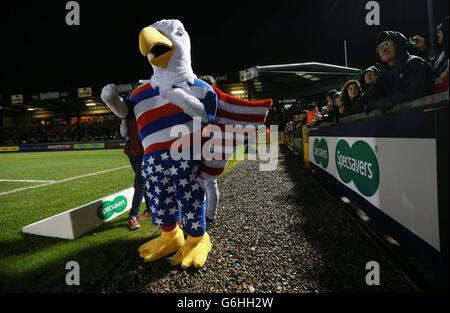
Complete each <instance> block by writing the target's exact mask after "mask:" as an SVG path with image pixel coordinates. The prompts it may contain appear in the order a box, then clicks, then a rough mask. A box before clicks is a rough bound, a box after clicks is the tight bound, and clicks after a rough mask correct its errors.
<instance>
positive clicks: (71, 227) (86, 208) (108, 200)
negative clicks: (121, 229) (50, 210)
mask: <svg viewBox="0 0 450 313" xmlns="http://www.w3.org/2000/svg"><path fill="white" fill-rule="evenodd" d="M133 193H134V188H133V187H131V188H128V189H125V190H122V191H120V192H117V193H115V194H112V195H109V196H107V197H104V198H101V199H98V200H95V201H92V202H90V203H87V204H85V205H82V206H80V207H77V208H74V209H71V210H68V211H65V212H63V213H60V214H57V215H54V216H51V217H49V218H46V219H43V220H40V221H38V222H36V223H33V224H30V225H27V226H25V227H23V228H22V232H24V233H26V234H33V235H39V236H47V237H57V238H63V239H76V238H78V237H80V236H82V235H84V234H86V233H89V232H90V231H92V230H94V229H95V228H97V227H99V226H100V225H103V224H105V223H107V222H109V221H110V220H112V219H114V218H116V217H117V216H119V215H121V214H123V213H125V212H128V211H129V210H130V209H131V204H132V200H133Z"/></svg>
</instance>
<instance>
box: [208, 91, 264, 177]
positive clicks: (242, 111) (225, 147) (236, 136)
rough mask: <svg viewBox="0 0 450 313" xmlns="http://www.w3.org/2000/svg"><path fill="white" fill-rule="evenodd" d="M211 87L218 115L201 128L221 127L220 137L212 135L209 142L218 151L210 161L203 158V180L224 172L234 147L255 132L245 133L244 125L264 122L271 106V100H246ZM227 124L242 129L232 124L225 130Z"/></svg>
mask: <svg viewBox="0 0 450 313" xmlns="http://www.w3.org/2000/svg"><path fill="white" fill-rule="evenodd" d="M213 88H214V91H215V92H216V93H217V96H218V99H219V101H218V109H217V114H216V118H215V119H214V120H213V122H212V123H211V124H210V125H208V126H207V127H206V128H205V129H204V130H203V133H204V134H205V133H207V132H209V130H210V129H211V128H212V127H213V125H216V126H217V127H218V128H217V130H218V129H220V130H221V136H220V137H219V139H214V138H213V139H212V140H211V141H210V142H211V143H212V144H214V145H215V148H216V149H217V150H218V151H220V152H219V153H213V159H212V160H202V162H201V164H200V177H202V178H204V179H215V178H217V177H218V176H220V175H221V174H222V173H223V171H224V170H225V167H226V165H227V162H228V161H227V160H229V159H230V158H231V156H232V154H233V153H234V151H235V149H236V147H237V146H239V145H241V144H243V143H244V140H245V136H246V135H247V136H248V137H250V136H256V132H249V133H247V134H245V133H244V128H245V127H246V126H253V127H254V128H253V129H255V130H256V129H257V127H258V125H262V124H264V123H265V120H266V116H267V113H268V111H269V110H270V108H271V107H272V99H266V100H259V101H248V100H243V99H239V98H236V97H233V96H230V95H228V94H226V93H224V92H223V91H221V90H220V89H219V88H217V87H215V86H214V87H213ZM227 125H229V126H242V128H236V127H234V129H233V130H231V131H230V129H227V127H226V126H227ZM208 127H209V128H208ZM248 137H247V138H248ZM220 138H221V139H220Z"/></svg>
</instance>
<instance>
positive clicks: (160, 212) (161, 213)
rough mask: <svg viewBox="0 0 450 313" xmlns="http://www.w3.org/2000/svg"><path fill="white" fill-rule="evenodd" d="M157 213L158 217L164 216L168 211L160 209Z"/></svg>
mask: <svg viewBox="0 0 450 313" xmlns="http://www.w3.org/2000/svg"><path fill="white" fill-rule="evenodd" d="M157 213H158V216H160V215H164V214H165V213H166V210H163V209H159V210H158V211H157Z"/></svg>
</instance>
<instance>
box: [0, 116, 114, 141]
mask: <svg viewBox="0 0 450 313" xmlns="http://www.w3.org/2000/svg"><path fill="white" fill-rule="evenodd" d="M119 128H120V120H119V119H116V118H92V119H84V120H80V121H79V122H69V123H68V122H65V121H59V122H44V123H40V124H38V125H33V126H29V127H23V126H22V127H8V128H4V129H3V144H5V145H15V144H32V143H55V142H76V141H82V142H84V141H104V140H118V139H121V137H120V134H119Z"/></svg>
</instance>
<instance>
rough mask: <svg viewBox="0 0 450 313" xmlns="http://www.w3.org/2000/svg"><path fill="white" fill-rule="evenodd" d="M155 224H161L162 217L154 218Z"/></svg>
mask: <svg viewBox="0 0 450 313" xmlns="http://www.w3.org/2000/svg"><path fill="white" fill-rule="evenodd" d="M155 224H156V225H158V226H161V225H162V224H163V221H162V218H156V219H155Z"/></svg>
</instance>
